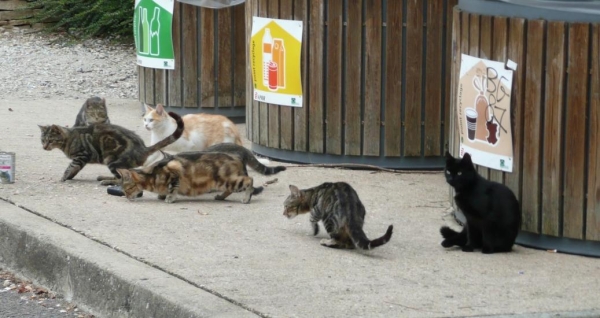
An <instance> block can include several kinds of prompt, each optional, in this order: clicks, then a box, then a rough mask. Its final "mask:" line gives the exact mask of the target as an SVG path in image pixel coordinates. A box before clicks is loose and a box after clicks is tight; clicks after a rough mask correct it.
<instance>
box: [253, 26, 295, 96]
mask: <svg viewBox="0 0 600 318" xmlns="http://www.w3.org/2000/svg"><path fill="white" fill-rule="evenodd" d="M302 27H303V25H302V21H296V20H280V19H268V18H260V17H253V18H252V37H251V40H250V65H251V66H252V83H253V86H254V100H257V101H259V102H264V103H269V104H276V105H283V106H295V107H302V77H301V75H300V55H301V52H302Z"/></svg>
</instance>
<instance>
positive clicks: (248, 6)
mask: <svg viewBox="0 0 600 318" xmlns="http://www.w3.org/2000/svg"><path fill="white" fill-rule="evenodd" d="M238 7H241V6H238ZM255 14H256V1H246V2H245V3H244V19H245V21H244V22H245V23H244V24H245V27H244V42H243V43H245V44H244V49H245V50H246V57H245V58H246V61H248V63H245V67H246V69H245V70H246V81H245V82H244V84H243V85H244V89H245V92H246V96H245V98H246V138H248V140H250V141H254V140H255V139H253V133H254V126H253V124H254V120H255V118H254V116H253V113H252V112H253V104H254V98H253V95H254V94H253V93H254V86H253V83H252V69H251V63H250V32H251V30H252V17H253V16H254V15H255ZM236 83H237V84H239V82H236Z"/></svg>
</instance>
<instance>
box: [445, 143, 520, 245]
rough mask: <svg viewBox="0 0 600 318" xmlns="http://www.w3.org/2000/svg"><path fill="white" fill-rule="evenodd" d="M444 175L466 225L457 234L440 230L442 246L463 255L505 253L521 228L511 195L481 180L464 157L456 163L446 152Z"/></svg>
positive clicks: (497, 186) (507, 190) (514, 201)
mask: <svg viewBox="0 0 600 318" xmlns="http://www.w3.org/2000/svg"><path fill="white" fill-rule="evenodd" d="M445 173H446V182H448V184H450V186H452V187H453V188H454V190H455V191H456V195H455V196H454V202H456V205H457V206H458V208H459V209H460V210H461V211H462V213H463V214H464V215H465V218H466V223H465V225H464V226H463V229H462V231H461V232H460V233H458V232H456V231H454V230H452V229H451V228H449V227H447V226H443V227H442V228H441V229H440V232H441V234H442V236H443V237H444V240H443V241H442V246H443V247H451V246H454V245H457V246H460V247H461V248H462V250H463V251H464V252H472V251H473V250H474V249H476V248H481V252H482V253H485V254H490V253H496V252H509V251H510V250H511V249H512V246H513V244H514V243H515V239H516V237H517V234H519V229H520V228H521V208H520V206H519V201H518V200H517V198H516V197H515V194H514V193H513V192H512V191H511V190H510V189H509V188H508V187H507V186H505V185H503V184H500V183H497V182H493V181H489V180H486V179H484V178H483V177H481V176H480V175H479V174H478V173H477V171H476V170H475V167H474V166H473V162H472V161H471V155H469V154H468V153H465V154H464V156H463V158H462V159H460V158H454V157H452V155H451V154H450V153H448V152H446V169H445Z"/></svg>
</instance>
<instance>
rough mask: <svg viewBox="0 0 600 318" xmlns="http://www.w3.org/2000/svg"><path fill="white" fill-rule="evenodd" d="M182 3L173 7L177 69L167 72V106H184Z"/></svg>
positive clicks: (174, 52) (174, 51) (176, 2)
mask: <svg viewBox="0 0 600 318" xmlns="http://www.w3.org/2000/svg"><path fill="white" fill-rule="evenodd" d="M182 5H183V4H182V3H181V2H178V1H175V4H174V5H173V56H174V57H175V69H174V70H169V71H167V84H168V87H167V104H168V105H169V106H179V107H180V106H182V105H183V104H182V100H181V99H182V98H181V97H182V94H181V70H182V68H183V67H184V65H182V61H181V25H180V23H177V21H181V6H182Z"/></svg>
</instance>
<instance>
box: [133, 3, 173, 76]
mask: <svg viewBox="0 0 600 318" xmlns="http://www.w3.org/2000/svg"><path fill="white" fill-rule="evenodd" d="M173 8H174V0H135V11H134V14H133V36H134V38H135V47H136V52H137V64H138V65H140V66H144V67H149V68H158V69H167V70H172V69H175V58H174V54H173V32H172V24H173Z"/></svg>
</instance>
